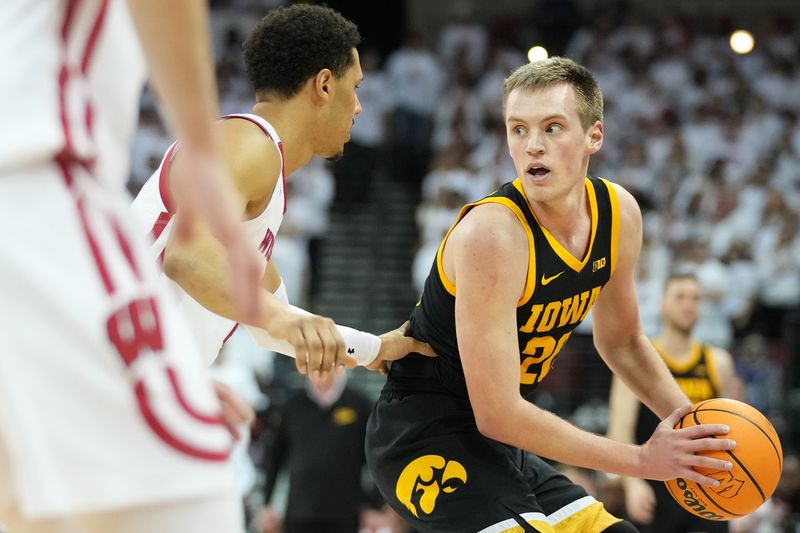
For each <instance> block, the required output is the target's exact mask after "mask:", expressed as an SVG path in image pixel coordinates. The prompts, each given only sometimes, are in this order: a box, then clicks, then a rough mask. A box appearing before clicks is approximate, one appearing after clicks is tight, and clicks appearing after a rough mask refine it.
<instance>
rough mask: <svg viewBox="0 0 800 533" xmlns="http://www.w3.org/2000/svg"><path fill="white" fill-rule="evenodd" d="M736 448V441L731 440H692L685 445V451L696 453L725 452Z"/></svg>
mask: <svg viewBox="0 0 800 533" xmlns="http://www.w3.org/2000/svg"><path fill="white" fill-rule="evenodd" d="M734 448H736V441H734V440H731V439H715V438H705V439H694V440H691V441H689V442H688V444H686V451H688V452H692V453H696V452H705V451H720V450H722V451H727V450H733V449H734Z"/></svg>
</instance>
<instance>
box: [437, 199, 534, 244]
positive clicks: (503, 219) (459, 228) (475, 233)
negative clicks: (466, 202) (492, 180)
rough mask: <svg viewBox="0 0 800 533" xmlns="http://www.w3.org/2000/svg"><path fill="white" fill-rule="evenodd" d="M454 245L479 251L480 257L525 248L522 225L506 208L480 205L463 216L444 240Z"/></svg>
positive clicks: (525, 242)
mask: <svg viewBox="0 0 800 533" xmlns="http://www.w3.org/2000/svg"><path fill="white" fill-rule="evenodd" d="M451 241H453V242H454V243H456V244H457V245H461V244H463V245H465V246H468V247H476V248H480V249H481V250H482V251H483V252H482V253H484V254H488V253H499V254H503V253H506V252H507V253H514V252H517V251H519V249H520V246H525V247H527V237H526V234H525V230H524V228H523V227H522V223H521V222H520V221H519V219H518V218H517V217H516V215H515V214H514V213H513V212H512V211H511V210H510V209H509V208H508V207H506V206H504V205H501V204H497V203H493V202H490V203H484V204H479V205H476V206H474V207H473V208H472V209H470V210H469V212H468V213H467V214H466V215H464V218H462V219H461V220H460V221H459V222H458V224H457V225H456V227H455V228H454V229H453V232H452V233H451V235H450V238H449V239H448V243H449V242H451Z"/></svg>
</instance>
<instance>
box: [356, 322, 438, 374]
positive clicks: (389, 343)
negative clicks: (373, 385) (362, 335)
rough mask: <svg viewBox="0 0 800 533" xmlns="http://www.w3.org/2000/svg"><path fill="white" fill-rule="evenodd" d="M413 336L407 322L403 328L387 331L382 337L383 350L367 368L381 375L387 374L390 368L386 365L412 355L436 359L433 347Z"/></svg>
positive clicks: (381, 349) (409, 324)
mask: <svg viewBox="0 0 800 533" xmlns="http://www.w3.org/2000/svg"><path fill="white" fill-rule="evenodd" d="M410 335H411V323H410V322H409V321H406V322H405V323H404V324H403V325H402V326H400V327H399V328H397V329H393V330H392V331H387V332H386V333H384V334H383V335H381V336H380V339H381V348H380V350H379V351H378V355H377V356H376V357H375V360H374V361H372V362H371V363H370V364H369V365H367V368H368V369H370V370H377V371H378V372H380V373H381V374H386V373H387V372H388V370H389V367H388V366H387V364H386V363H388V362H389V361H397V360H398V359H402V358H403V357H405V356H406V355H408V354H410V353H418V354H422V355H425V356H427V357H436V352H434V351H433V348H431V345H430V344H428V343H425V342H420V341H418V340H417V339H415V338H413V337H411V336H410Z"/></svg>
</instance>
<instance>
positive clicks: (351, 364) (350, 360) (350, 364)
mask: <svg viewBox="0 0 800 533" xmlns="http://www.w3.org/2000/svg"><path fill="white" fill-rule="evenodd" d="M344 366H345V367H346V368H355V367H357V366H358V359H356V358H355V357H350V356H349V355H348V356H347V357H345V358H344Z"/></svg>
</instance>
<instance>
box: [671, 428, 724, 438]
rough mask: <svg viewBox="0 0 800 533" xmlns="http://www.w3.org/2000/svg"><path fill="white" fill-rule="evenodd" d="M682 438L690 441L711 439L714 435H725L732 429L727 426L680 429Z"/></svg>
mask: <svg viewBox="0 0 800 533" xmlns="http://www.w3.org/2000/svg"><path fill="white" fill-rule="evenodd" d="M676 431H679V432H680V433H681V436H683V437H686V438H689V439H700V438H703V437H711V436H713V435H725V434H727V433H728V432H729V431H730V428H729V427H728V426H726V425H725V424H700V425H698V426H692V427H690V428H683V429H678V430H676Z"/></svg>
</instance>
